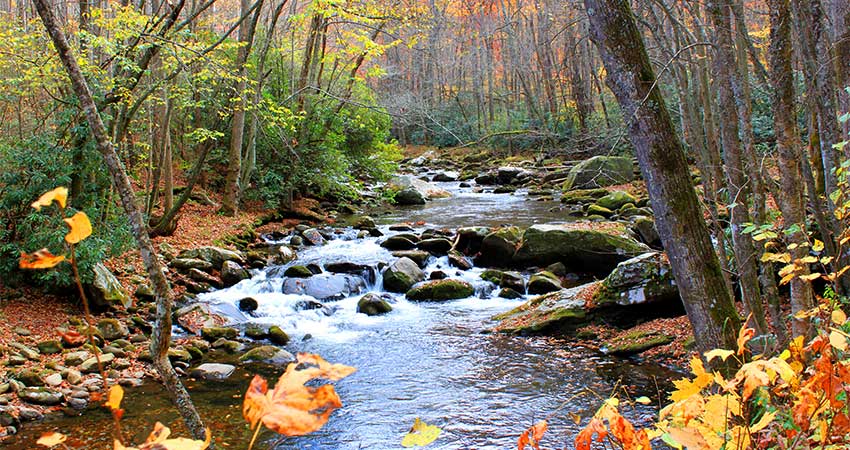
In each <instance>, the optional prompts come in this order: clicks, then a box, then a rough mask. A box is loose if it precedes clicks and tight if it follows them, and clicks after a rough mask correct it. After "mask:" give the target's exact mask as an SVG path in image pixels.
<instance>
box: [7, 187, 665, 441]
mask: <svg viewBox="0 0 850 450" xmlns="http://www.w3.org/2000/svg"><path fill="white" fill-rule="evenodd" d="M445 187H449V188H450V189H451V190H452V191H453V194H454V196H453V197H452V198H450V199H445V200H437V201H434V202H429V204H428V205H425V206H423V207H417V208H407V209H400V210H398V211H393V212H392V213H391V214H390V215H387V216H382V217H380V219H379V222H381V223H384V224H385V225H382V226H381V229H382V230H383V231H384V232H385V233H386V234H392V233H393V232H391V231H389V230H388V228H387V226H386V224H387V223H392V222H398V221H402V220H404V221H412V222H417V221H423V222H426V223H427V225H426V226H439V227H458V226H464V225H496V224H501V223H511V224H517V225H522V226H527V225H529V224H532V223H535V222H538V221H540V222H553V221H558V220H559V219H560V220H562V217H561V218H559V217H558V213H557V211H550V209H551V208H553V207H556V206H557V205H556V204H554V203H552V202H537V201H533V200H530V199H528V198H526V197H525V196H524V195H522V194H521V193H520V194H517V195H508V194H498V195H497V194H488V193H473V192H471V191H469V190H462V189H459V188H458V187H457V185H456V184H446V185H445ZM418 231H421V230H418ZM381 239H383V238H366V239H356V238H355V237H354V232H352V231H350V230H349V231H347V232H343V233H341V234H340V235H339V236H338V237H337V238H336V239H334V240H331V241H329V242H328V243H327V244H326V245H324V246H321V247H309V248H307V249H306V250H302V251H301V252H300V253H299V258H298V260H296V261H295V262H293V263H292V264H311V263H315V264H318V265H320V266H324V265H326V264H329V263H332V262H343V261H344V262H353V263H357V264H361V265H364V266H367V267H368V269H366V270H365V271H364V275H363V277H362V278H360V277H356V278H352V279H356V281H357V282H358V283H359V284H355V283H350V286H349V287H350V289H352V290H351V292H348V295H346V298H344V299H342V300H338V301H325V302H324V303H325V307H323V308H318V309H305V305H306V304H308V303H309V301H311V300H314V299H313V298H312V297H309V296H307V295H303V294H284V293H282V289H283V285H284V283H286V280H285V279H284V277H283V275H282V273H283V269H284V268H285V267H270V268H267V269H266V270H263V271H258V272H256V273H255V274H254V276H253V278H252V279H250V280H245V281H243V282H241V283H239V284H238V285H236V286H234V287H232V288H229V289H225V290H220V291H216V292H212V293H209V294H205V295H202V296H200V300H201V301H204V302H208V303H210V304H211V305H212V306H213V308H214V309H216V310H217V311H219V312H221V313H222V314H225V315H227V316H228V317H229V318H230V319H231V320H232V322H233V324H236V325H244V324H246V323H248V322H251V323H267V324H276V325H280V326H281V328H283V329H284V330H285V331H286V332H287V333H289V334H290V336H291V337H292V341H291V342H290V343H289V344H288V345H287V346H286V347H285V348H286V349H287V350H289V351H291V352H293V353H295V352H311V353H317V354H320V355H322V356H323V357H324V358H325V359H327V360H328V361H331V362H339V363H344V364H347V365H351V366H354V367H356V368H357V372H355V373H354V374H353V375H351V376H349V377H348V378H345V379H344V380H342V381H340V382H337V383H336V389H337V391H338V393H339V395H340V397H341V398H342V400H343V403H344V406H343V408H341V409H339V410H337V411H336V412H334V413H333V414H332V416H331V419H330V421H329V422H328V424H327V425H326V426H325V427H324V428H323V429H322V430H320V431H318V432H316V433H314V434H311V435H309V436H304V437H299V438H286V439H281V438H279V437H277V436H274V435H272V434H271V433H265V434H262V435H261V439H260V441H259V444H258V445H257V446H256V447H255V448H279V449H284V448H299V449H300V448H310V449H358V448H363V449H395V448H400V445H399V443H400V440H401V438H402V436H403V435H404V434H405V433H406V432H407V430H408V429H409V427H410V426H411V424H412V423H413V422H414V420H415V418H417V417H420V418H422V420H424V421H426V422H428V423H431V424H435V425H437V426H439V427H441V428H442V429H443V434H442V435H441V436H440V438H439V439H438V440H437V441H436V442H435V443H434V444H432V445H431V446H429V447H428V448H434V449H507V448H512V447H513V448H515V446H516V440H517V437H518V436H519V434H520V433H522V431H523V430H524V429H525V428H527V427H529V426H530V425H532V424H533V423H535V422H536V421H537V420H540V419H543V418H549V419H550V431H549V432H548V434H547V439H546V441H545V442H547V443H549V445H550V446H552V447H559V448H560V447H567V446H570V445H571V444H572V437H573V436H574V435H575V433H576V432H577V431H578V430H579V426H578V425H576V424H575V422H574V421H573V419H572V418H571V417H576V416H575V414H578V415H579V416H580V417H582V418H585V419H586V418H587V417H589V416H591V415H592V414H593V412H594V411H595V409H596V408H598V406H599V404H600V402H601V400H600V399H601V398H602V397H604V396H606V395H608V394H610V393H611V392H612V391H613V390H615V389H617V387H618V386H627V387H628V388H629V390H630V393H631V394H633V395H635V396H637V395H647V396H649V397H650V398H652V399H654V400H658V397H659V385H658V384H659V383H662V380H666V379H669V378H670V377H671V376H673V374H671V373H670V372H669V371H666V370H664V369H662V368H659V367H657V366H654V365H652V364H638V363H635V362H633V361H630V360H622V359H617V358H612V357H607V356H603V355H600V354H599V353H597V352H595V351H592V350H589V349H584V348H581V347H579V346H577V345H575V344H574V343H572V342H570V341H567V340H561V339H556V338H550V337H514V336H503V335H499V334H489V333H487V332H486V330H487V329H488V328H489V327H491V326H492V325H493V322H492V321H490V317H491V316H493V315H494V314H497V313H500V312H504V311H507V310H509V309H511V308H513V307H515V306H517V305H519V304H521V303H522V302H523V299H519V300H506V299H501V298H495V297H492V296H491V295H492V293H491V292H490V291H491V289H492V286H491V285H488V283H486V282H483V281H482V280H481V279H480V277H479V274H480V273H481V271H482V269H472V270H470V271H466V272H463V271H458V270H457V269H454V268H452V267H450V266H449V265H448V261H447V259H446V258H445V257H443V258H432V259H431V260H430V261H429V263H428V267H427V268H426V269H425V272H426V274H427V273H429V272H431V271H433V270H443V271H445V272H447V273H448V274H449V275H450V276H451V277H453V278H461V279H464V280H466V281H469V282H470V283H472V284H473V285H474V286H475V288H476V289H475V290H476V294H475V296H474V297H472V298H468V299H463V300H456V301H450V302H443V303H413V302H408V301H407V300H405V299H404V297H403V296H401V295H399V296H395V297H394V301H395V303H394V304H393V308H394V309H393V311H392V312H391V313H389V314H386V315H383V316H377V317H368V316H365V315H363V314H358V313H357V312H356V304H357V300H358V299H359V298H360V297H361V296H362V293H363V292H366V291H375V292H380V291H381V279H380V275H379V273H380V272H379V270H378V267H379V265H380V264H382V263H385V262H387V261H391V260H392V259H393V258H392V256H391V255H390V254H389V253H388V252H387V251H386V250H384V249H383V248H381V247H380V246H379V245H378V243H379V242H380V240H381ZM317 277H318V278H317ZM317 277H313V278H316V279H317V280H321V279H322V277H325V278H333V277H334V276H332V275H319V276H317ZM337 277H338V276H337ZM358 290H359V291H360V292H357V291H358ZM247 296H250V297H253V298H255V299H256V300H258V302H259V305H260V307H259V309H258V310H257V311H256V312H255V313H254V316H249V315H246V314H243V313H241V312H240V311H239V310H238V308H237V307H236V303H237V302H238V300H239V299H241V298H244V297H247ZM213 356H215V355H213ZM219 356H220V357H223V356H222V355H219ZM223 358H224V359H227V357H223ZM282 370H283V368H282V367H269V366H263V365H256V364H249V365H246V366H240V367H239V369H238V371H237V372H236V374H235V375H234V376H233V377H231V378H230V379H229V380H228V381H225V382H204V381H191V380H189V381H187V384H188V386H189V389H190V392H192V397H193V398H194V399H195V402H196V404H197V406H198V407H199V409H200V410H201V413H202V415H203V416H204V417H205V418H206V420H207V421H208V423H209V424H210V425H211V426H212V432H213V435H214V436H215V437H216V438H217V439H219V440H220V442H227V443H228V444H230V445H229V448H245V447H246V445H247V442H248V441H249V440H250V433H249V431H248V429H247V426H246V425H245V423H244V421H243V420H242V418H241V410H240V405H241V396H242V393H243V392H244V390H245V388H246V387H247V384H248V381H249V380H250V377H251V376H253V374H255V373H259V374H261V375H263V376H266V377H267V378H270V379H271V378H275V377H276V375H277V374H279V373H281V372H282ZM664 387H666V386H665V385H664V384H662V385H661V388H662V389H663V388H664ZM124 406H125V408H126V415H125V417H124V419H123V423H124V427H125V429H126V430H128V431H129V434H130V435H131V436H132V437H134V438H135V441H134V442H139V441H140V440H141V439H143V438H144V437H145V436H146V434H147V430H149V429H150V428H151V427H152V424H153V423H154V422H155V421H156V420H159V421H162V422H163V423H166V424H168V425H172V426H175V431H176V432H179V431H178V430H180V429H181V427H180V425H179V419H178V417H177V415H176V413H175V412H174V410H173V408H172V407H171V406H170V405H169V404H168V401H167V399H166V397H165V395H164V394H163V392H162V390H161V388H160V387H159V386H158V385H156V384H154V383H147V384H145V385H143V386H142V387H140V388H135V389H128V394H127V397H126V399H125V401H124ZM654 413H655V411H654V408H653V407H652V406H646V407H644V406H641V407H639V409H637V410H629V411H628V412H627V415H628V416H629V417H631V418H632V419H634V420H636V421H638V422H639V423H641V422H645V421H646V420H648V419H649V418H650V417H651V416H652V415H653V414H654ZM550 416H551V417H550ZM584 423H586V420H585V421H583V422H582V424H584ZM47 430H58V431H61V432H63V433H68V434H71V435H74V436H76V437H77V438H78V439H79V441H77V443H78V444H79V447H80V448H108V447H109V444H108V442H110V432H111V428H110V422H109V416H108V415H107V414H106V413H105V412H104V411H101V410H92V411H89V412H87V413H86V414H85V415H84V416H82V417H79V418H64V417H63V418H54V419H50V420H48V421H46V422H44V423H41V424H28V425H26V426H25V427H24V428H23V430H22V431H21V433H20V434H19V435H18V436H17V437H16V438H15V440H14V441H12V442H11V443H10V444H9V445H10V446H9V448H21V449H23V448H33V447H32V442H33V440H34V439H36V438H37V437H38V436H39V434H40V433H41V432H44V431H47ZM220 448H224V447H220Z"/></svg>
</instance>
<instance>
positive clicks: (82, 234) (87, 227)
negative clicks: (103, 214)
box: [65, 211, 91, 244]
mask: <svg viewBox="0 0 850 450" xmlns="http://www.w3.org/2000/svg"><path fill="white" fill-rule="evenodd" d="M65 223H66V224H68V227H69V228H70V229H71V231H69V232H68V234H66V235H65V242H67V243H69V244H78V243H79V242H80V241H82V240H83V239H85V238H87V237H89V236H91V221H89V216H87V215H86V213H84V212H82V211H79V212H77V213H76V214H74V215H73V216H71V217H70V218H68V219H65Z"/></svg>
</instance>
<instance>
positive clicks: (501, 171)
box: [496, 166, 533, 184]
mask: <svg viewBox="0 0 850 450" xmlns="http://www.w3.org/2000/svg"><path fill="white" fill-rule="evenodd" d="M531 176H533V173H532V172H531V171H528V170H525V169H523V168H521V167H510V166H508V167H499V168H498V169H496V183H497V184H511V183H513V182H514V181H517V180H522V179H525V178H529V177H531Z"/></svg>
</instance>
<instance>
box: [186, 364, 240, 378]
mask: <svg viewBox="0 0 850 450" xmlns="http://www.w3.org/2000/svg"><path fill="white" fill-rule="evenodd" d="M235 370H236V367H235V366H231V365H230V364H220V363H204V364H201V365H200V366H198V367H195V368H194V369H192V377H193V378H199V379H202V380H216V381H220V380H226V379H228V378H230V376H231V375H233V371H235Z"/></svg>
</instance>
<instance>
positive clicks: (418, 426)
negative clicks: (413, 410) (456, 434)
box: [401, 417, 443, 447]
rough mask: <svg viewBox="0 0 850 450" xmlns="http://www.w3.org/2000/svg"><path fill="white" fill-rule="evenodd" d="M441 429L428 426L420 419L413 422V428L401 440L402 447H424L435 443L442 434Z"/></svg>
mask: <svg viewBox="0 0 850 450" xmlns="http://www.w3.org/2000/svg"><path fill="white" fill-rule="evenodd" d="M442 431H443V430H441V429H440V428H439V427H435V426H434V425H428V424H427V423H425V422H423V421H422V420H420V419H419V418H418V417H417V418H416V420H415V421H414V422H413V428H411V429H410V432H409V433H407V434H405V435H404V438H403V439H402V440H401V446H402V447H424V446H426V445H428V444H430V443H432V442H434V441H435V440H436V439H437V438H438V437H439V436H440V433H442Z"/></svg>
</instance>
